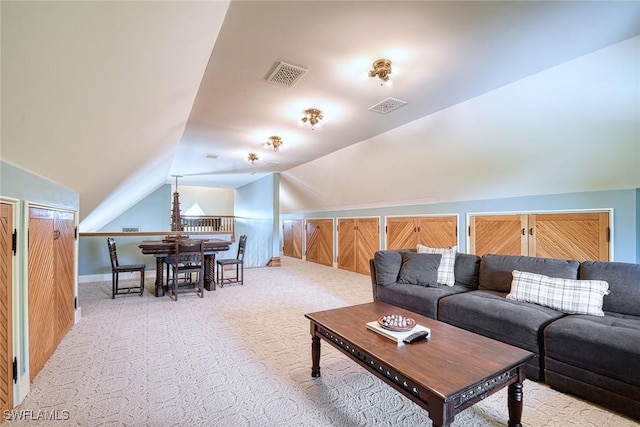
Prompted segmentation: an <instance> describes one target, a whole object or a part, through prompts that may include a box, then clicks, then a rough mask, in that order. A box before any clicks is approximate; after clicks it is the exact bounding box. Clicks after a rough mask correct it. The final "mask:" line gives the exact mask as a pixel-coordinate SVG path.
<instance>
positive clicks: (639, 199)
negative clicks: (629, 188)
mask: <svg viewBox="0 0 640 427" xmlns="http://www.w3.org/2000/svg"><path fill="white" fill-rule="evenodd" d="M636 262H637V263H640V188H638V189H636Z"/></svg>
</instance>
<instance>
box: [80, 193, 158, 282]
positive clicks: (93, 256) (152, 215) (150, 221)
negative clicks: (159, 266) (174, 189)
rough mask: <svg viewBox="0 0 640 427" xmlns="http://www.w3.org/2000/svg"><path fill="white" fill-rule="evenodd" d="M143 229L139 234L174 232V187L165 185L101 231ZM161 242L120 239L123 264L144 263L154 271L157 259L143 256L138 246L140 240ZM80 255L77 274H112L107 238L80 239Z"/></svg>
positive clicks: (131, 237)
mask: <svg viewBox="0 0 640 427" xmlns="http://www.w3.org/2000/svg"><path fill="white" fill-rule="evenodd" d="M128 226H140V231H167V232H168V231H169V230H171V185H169V184H166V185H163V186H161V187H160V188H158V189H157V190H156V191H154V192H153V193H151V194H150V195H148V196H147V197H145V198H144V199H142V200H141V201H140V202H139V203H137V204H136V205H134V206H133V207H131V208H130V209H128V210H127V211H125V212H124V213H122V214H121V215H120V216H119V217H117V218H116V219H114V220H113V221H111V222H110V223H109V224H107V225H105V226H104V227H103V228H102V229H101V230H100V231H101V232H105V231H117V232H120V231H121V230H122V227H128ZM143 239H146V240H153V239H156V240H157V239H158V237H157V236H153V237H151V236H150V237H146V238H145V237H144V236H139V235H135V236H122V235H120V236H118V238H117V239H116V245H117V247H118V261H119V262H120V264H123V265H124V264H145V265H146V266H147V268H148V269H150V270H153V269H155V259H154V258H153V257H150V256H146V255H143V254H142V253H141V252H140V248H138V245H139V244H140V241H141V240H143ZM78 247H79V256H78V274H79V275H80V276H84V275H94V274H111V261H110V260H109V252H108V251H107V238H106V237H104V236H82V235H81V236H80V239H79V242H78Z"/></svg>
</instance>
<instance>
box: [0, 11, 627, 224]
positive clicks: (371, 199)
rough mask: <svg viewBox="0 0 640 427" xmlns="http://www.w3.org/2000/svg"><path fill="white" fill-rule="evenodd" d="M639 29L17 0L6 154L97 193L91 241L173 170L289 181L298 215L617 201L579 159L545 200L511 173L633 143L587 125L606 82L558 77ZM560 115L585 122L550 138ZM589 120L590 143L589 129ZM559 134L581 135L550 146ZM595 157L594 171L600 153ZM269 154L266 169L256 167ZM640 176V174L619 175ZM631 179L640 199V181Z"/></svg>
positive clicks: (230, 183) (203, 182) (529, 19)
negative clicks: (289, 81) (310, 119)
mask: <svg viewBox="0 0 640 427" xmlns="http://www.w3.org/2000/svg"><path fill="white" fill-rule="evenodd" d="M639 34H640V3H639V2H633V1H632V2H611V1H604V2H592V1H585V2H582V1H575V2H553V1H549V2H540V1H518V2H481V1H469V2H431V1H424V2H419V1H418V2H416V1H413V2H401V1H372V2H369V1H354V2H342V1H332V2H327V1H302V2H291V1H282V2H271V1H257V2H251V1H232V2H230V3H228V2H189V1H186V2H2V59H3V62H2V86H3V92H2V104H3V105H2V106H3V113H2V139H3V144H2V147H1V149H2V151H1V155H2V159H3V160H5V161H8V162H10V163H12V164H16V165H17V166H20V167H23V168H25V169H27V170H29V171H32V172H34V173H36V174H39V175H42V176H44V177H47V178H49V179H52V180H54V181H56V182H58V183H60V184H62V185H65V186H67V187H69V188H71V189H73V190H76V191H78V192H80V195H81V212H80V214H81V218H84V221H83V223H82V224H81V229H82V230H83V231H88V230H91V229H97V228H99V227H100V226H101V225H102V224H104V223H106V222H108V221H109V220H110V219H112V218H113V217H114V216H115V215H117V214H118V213H120V212H122V211H123V210H124V209H126V208H128V207H130V206H131V205H132V204H133V203H135V202H136V201H138V200H139V199H140V198H142V197H144V196H145V195H146V194H149V193H150V192H151V191H153V190H154V189H155V188H157V187H158V186H159V185H161V184H162V183H166V182H173V180H172V178H171V177H170V175H172V174H177V175H182V176H183V178H181V184H182V185H200V186H213V187H226V188H235V187H237V186H240V185H243V184H245V183H248V182H251V181H253V180H255V179H258V178H260V177H262V176H264V175H265V174H268V173H273V172H282V173H283V185H284V186H286V187H287V188H288V189H289V190H291V191H289V193H288V194H287V195H286V198H287V202H286V203H285V206H286V209H285V211H296V210H304V209H309V210H313V209H329V208H339V207H341V206H342V207H344V206H349V205H357V206H365V205H375V204H384V203H396V202H399V203H409V202H410V201H411V200H415V201H423V202H424V201H427V202H428V201H443V200H465V199H467V198H469V197H473V198H482V197H500V196H501V195H504V196H507V195H512V194H515V193H521V194H538V193H543V192H546V191H549V190H550V187H551V185H550V184H549V182H551V181H550V180H551V179H552V178H553V180H556V181H557V180H563V179H565V180H567V178H568V177H571V176H575V177H577V178H576V179H568V180H567V182H568V183H571V185H569V184H566V185H559V186H555V187H554V188H555V189H558V188H565V189H578V191H579V190H580V189H583V190H588V189H597V188H596V187H603V186H604V185H603V184H602V182H597V183H594V181H593V180H588V181H586V182H584V181H581V180H580V178H581V177H582V176H583V174H584V170H585V169H584V166H581V165H579V164H575V163H572V162H568V161H565V162H563V163H562V164H560V165H559V164H557V163H554V164H552V165H551V166H554V167H561V168H562V170H563V174H561V175H559V174H552V175H551V176H550V177H549V179H548V180H547V181H540V180H538V179H535V178H531V177H529V178H527V180H528V182H527V185H523V182H522V181H521V180H513V178H512V175H513V174H516V176H518V174H522V173H526V170H527V169H526V167H524V166H522V164H520V165H519V166H515V165H514V166H513V167H511V168H504V167H502V169H501V168H496V167H495V166H496V165H503V164H504V163H500V162H498V159H504V160H505V161H509V162H510V163H512V162H514V161H520V162H524V160H522V159H527V158H528V159H531V158H532V152H531V151H532V150H531V148H530V147H531V144H533V145H535V144H538V143H540V142H541V141H542V142H543V144H542V146H543V147H546V148H544V150H541V151H540V152H538V154H540V153H543V154H544V155H545V156H547V155H548V154H549V151H550V150H551V147H552V146H553V144H556V145H557V144H558V143H562V144H564V148H563V152H564V153H571V152H574V153H579V152H580V149H581V148H583V147H584V146H582V147H581V145H580V144H581V143H584V142H585V141H590V143H591V144H605V145H607V144H609V146H610V140H608V139H601V140H597V141H595V140H594V139H593V138H591V137H589V138H582V137H583V136H585V134H586V132H587V131H586V130H588V131H589V134H588V135H589V136H592V135H593V134H594V133H603V134H611V133H615V132H616V131H619V130H620V128H619V127H616V126H617V124H619V123H620V120H622V119H620V118H619V117H620V116H616V115H615V114H610V113H608V111H609V110H608V108H596V107H593V108H590V111H589V114H588V115H580V116H572V115H571V111H573V109H574V108H576V106H580V105H584V104H585V103H586V104H590V105H596V103H595V102H593V99H589V97H588V96H586V97H580V96H578V97H576V96H575V93H574V92H572V90H578V91H582V90H583V89H584V88H586V87H589V86H593V85H599V84H600V82H599V81H595V82H581V83H580V84H578V85H575V86H571V87H564V86H563V85H561V86H560V87H557V88H552V87H550V86H549V85H548V84H547V83H546V82H553V84H559V82H562V81H563V79H564V81H568V82H571V76H570V75H569V76H559V75H558V74H554V73H553V72H552V69H554V67H557V66H559V65H560V64H564V63H570V62H571V61H574V60H575V61H579V60H580V58H582V57H585V56H586V55H590V54H592V53H595V52H597V51H599V50H601V49H604V48H607V47H609V46H613V45H616V44H617V43H620V42H623V41H625V40H628V39H630V38H632V37H635V36H638V35H639ZM631 49H634V47H631ZM625 52H626V53H625V54H624V55H625V57H624V58H625V59H620V61H621V62H620V64H622V65H623V66H624V67H626V68H624V70H623V71H622V72H623V73H625V74H624V76H623V77H624V79H623V82H624V83H622V84H624V85H629V84H631V85H632V86H634V87H633V88H631V89H629V91H630V93H631V95H629V92H624V87H623V88H622V89H623V93H619V96H621V97H622V98H623V100H622V101H620V102H621V104H620V103H618V101H615V102H616V103H617V104H616V106H617V107H620V108H625V110H624V111H623V115H624V117H625V119H624V120H627V119H626V117H627V115H628V114H629V111H631V114H632V115H633V112H634V111H636V110H633V108H634V107H631V110H629V109H628V108H629V107H628V101H629V99H630V98H629V97H631V100H632V101H633V100H635V97H636V96H637V95H638V93H637V88H638V85H637V84H635V85H634V83H635V81H634V79H637V78H638V77H637V67H633V66H632V65H629V64H628V62H629V61H628V59H629V55H631V58H632V59H633V50H631V53H629V50H626V51H625ZM379 57H388V58H389V59H391V60H392V61H393V66H394V72H393V74H392V80H393V86H391V87H381V86H380V85H379V83H378V82H377V81H375V79H371V78H369V77H367V71H368V69H369V68H370V66H371V63H372V62H373V60H375V59H377V58H379ZM636 59H637V58H636ZM279 61H285V62H288V63H292V64H294V65H298V66H301V67H303V68H305V69H307V70H308V72H307V73H306V74H305V75H304V76H303V77H302V78H301V79H300V81H299V82H297V83H296V84H295V85H294V86H293V87H290V88H282V87H278V86H275V85H272V84H270V83H267V82H266V80H265V78H266V77H267V76H268V75H269V74H270V72H271V71H272V70H273V67H274V66H275V65H276V64H277V63H278V62H279ZM593 64H597V62H588V63H587V64H586V65H585V64H582V66H586V67H592V66H593ZM570 69H572V70H575V71H576V72H582V71H581V70H584V68H581V67H579V66H578V67H577V68H570ZM547 70H549V72H550V74H546V73H547ZM561 72H562V71H561ZM607 72H608V71H607V70H606V69H605V70H600V71H597V72H595V73H594V74H589V76H591V77H594V78H595V77H598V76H602V73H604V74H605V75H606V73H607ZM598 73H600V74H598ZM634 73H635V74H634ZM536 76H541V77H539V78H538V77H536ZM589 76H586V77H584V78H590V77H589ZM528 78H533V79H534V80H533V81H528V82H525V83H522V85H523V86H517V85H518V82H520V81H521V80H523V79H528ZM547 78H548V79H549V80H546V79H547ZM581 78H582V77H581ZM610 83H611V82H609V81H608V82H607V83H606V85H605V86H602V88H603V91H604V93H605V94H606V93H607V92H606V88H607V87H609V84H610ZM610 87H611V88H612V89H613V90H614V92H615V93H616V94H618V92H619V91H620V90H621V86H620V84H619V83H611V85H610ZM625 87H626V86H625ZM501 88H504V89H501ZM556 89H557V90H556ZM505 91H506V92H505ZM494 92H495V93H494ZM520 93H524V94H526V97H523V98H520V97H519V94H520ZM536 93H539V94H544V96H541V97H536V96H534V95H535V94H536ZM588 93H591V92H588ZM588 93H587V94H588ZM597 95H598V96H600V95H602V94H597ZM617 96H618V95H615V96H614V97H613V98H612V99H617V98H616V97H617ZM387 97H394V98H399V99H402V100H405V101H407V105H406V106H404V107H402V108H400V109H398V110H396V111H394V112H392V113H389V114H387V115H380V114H378V113H373V112H370V111H368V110H367V108H368V107H370V106H372V105H374V104H376V103H378V102H380V101H382V100H384V99H385V98H387ZM478 98H482V99H483V101H480V102H478V101H476V99H478ZM605 98H607V97H605ZM603 99H604V98H603ZM607 99H608V98H607ZM597 102H600V99H598V101H597ZM557 104H560V107H561V108H560V107H559V108H558V111H560V110H561V112H562V114H563V116H562V117H563V120H565V121H567V120H569V121H570V123H572V124H573V126H570V127H556V126H549V123H550V121H553V120H554V118H555V117H559V116H554V114H553V112H554V111H555V110H556V108H555V106H556V105H557ZM549 106H551V107H552V108H551V109H549ZM309 107H317V108H321V109H322V110H323V111H324V112H325V116H326V118H327V125H326V126H325V127H324V128H323V129H321V130H320V129H316V130H314V131H311V130H309V129H301V128H298V127H297V126H296V122H297V120H298V119H299V118H300V116H301V111H302V110H303V109H305V108H309ZM472 107H473V108H472ZM617 107H616V108H617ZM485 108H490V109H491V111H486V115H485V114H478V112H482V111H483V109H485ZM514 112H517V114H515V115H514V114H513V113H514ZM541 112H542V113H543V114H540V113H541ZM617 117H618V118H617ZM631 120H632V122H631V123H629V122H628V121H627V122H625V123H624V124H623V125H622V126H624V129H623V130H624V132H626V133H625V135H628V129H629V128H630V127H633V126H634V124H635V123H633V119H631ZM636 120H637V118H636ZM583 121H584V122H587V121H588V122H587V123H588V124H589V126H587V127H586V128H585V129H586V130H585V134H579V133H575V132H574V133H571V132H572V129H573V130H575V129H578V128H580V127H581V123H582V122H583ZM567 126H569V125H567ZM392 129H396V130H392ZM552 129H553V130H554V131H556V134H555V135H556V136H557V135H558V133H565V134H566V135H565V136H566V137H565V138H561V137H560V136H557V138H556V137H554V138H551V139H545V136H546V135H548V134H552V133H553V132H551V130H552ZM525 130H526V132H527V134H528V135H530V136H529V137H526V138H525V137H523V135H524V132H525ZM503 131H504V132H503ZM273 134H276V135H280V136H282V137H283V140H284V146H283V147H282V149H281V150H280V151H279V152H277V153H274V152H273V151H268V150H267V149H265V147H264V146H263V143H264V142H265V141H266V139H267V137H268V136H269V135H273ZM625 138H626V139H624V142H623V143H622V145H621V149H620V150H621V151H618V152H619V153H622V154H619V155H617V156H616V157H615V159H611V160H615V161H618V160H620V159H624V158H626V159H629V158H631V159H634V157H637V156H638V155H637V149H636V150H635V151H633V150H634V147H636V146H637V143H638V140H637V134H636V135H635V138H636V139H635V140H634V139H633V138H634V137H633V136H631V137H629V136H626V137H625ZM629 138H631V139H629ZM507 140H509V141H511V143H510V144H509V143H507V142H506V141H507ZM516 142H517V143H516ZM549 144H552V145H551V146H549ZM634 144H635V145H634ZM478 147H482V148H481V149H480V148H478ZM592 148H593V147H592ZM592 148H591V149H589V150H587V151H588V152H593V153H592V155H591V157H589V159H591V158H593V157H594V156H597V155H598V152H597V150H596V151H594V150H593V149H592ZM505 150H508V152H509V153H510V154H509V155H508V156H505V155H504V153H505ZM624 150H632V151H631V153H628V152H627V155H626V156H625V155H624V153H625V151H624ZM249 152H256V153H257V154H258V155H259V157H260V160H259V161H258V162H256V163H255V164H254V165H251V164H249V163H248V162H246V156H247V154H248V153H249ZM469 153H471V154H469ZM535 154H536V153H534V158H535ZM207 155H210V156H209V157H208V156H207ZM210 157H215V159H211V158H210ZM426 160H428V161H427V164H426V165H425V167H424V169H423V168H422V163H421V161H426ZM429 161H430V162H431V163H430V164H429ZM407 165H409V166H410V167H407ZM479 165H484V166H482V167H481V166H479ZM525 165H526V163H525ZM631 166H638V163H635V164H633V163H632V164H629V163H628V161H627V162H622V163H620V164H616V165H615V166H614V167H613V168H612V170H618V169H621V168H624V169H628V168H629V167H631ZM434 167H435V169H433V171H434V173H435V172H437V173H438V175H440V176H442V175H446V174H449V175H450V176H452V178H451V179H448V180H440V181H439V184H438V185H423V186H418V185H417V184H415V183H416V179H418V181H422V180H423V179H424V178H425V176H424V172H420V173H417V174H416V171H422V170H425V169H429V168H434ZM540 167H541V166H540V165H537V166H536V167H535V168H534V169H535V170H536V171H539V169H540ZM636 169H637V168H636ZM452 171H455V172H457V173H462V174H464V173H467V175H462V177H460V176H458V175H452ZM492 171H493V172H495V173H491V172H492ZM523 171H525V172H523ZM354 172H355V175H358V176H360V177H365V178H364V179H356V178H354V177H353V175H354ZM574 172H575V173H574ZM628 175H633V173H629V174H628ZM483 176H487V177H488V178H487V179H486V180H483V179H480V178H482V177H483ZM476 178H478V179H477V181H476ZM470 180H471V181H475V182H476V183H477V187H478V188H479V189H478V190H477V191H470V188H473V186H471V187H470V186H469V181H470ZM372 182H375V183H376V184H380V183H387V184H385V186H384V188H388V189H387V190H385V191H384V192H380V191H379V187H378V186H377V185H371V183H372ZM505 182H511V183H512V185H511V186H508V185H507V186H505V185H503V183H505ZM554 182H555V181H554ZM388 183H393V185H389V184H388ZM538 183H540V185H539V186H538ZM613 183H615V185H623V186H633V185H638V181H637V179H636V177H635V176H631V179H629V177H628V176H627V177H626V178H624V179H623V178H620V179H613V180H609V181H608V184H607V185H613ZM487 185H489V186H490V188H491V189H492V190H491V191H483V190H480V188H486V186H487ZM398 189H401V190H402V191H397V190H398ZM552 189H553V188H552ZM309 195H313V196H311V197H309ZM83 225H84V227H83Z"/></svg>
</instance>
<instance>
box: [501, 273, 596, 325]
mask: <svg viewBox="0 0 640 427" xmlns="http://www.w3.org/2000/svg"><path fill="white" fill-rule="evenodd" d="M512 274H513V281H512V282H511V292H510V293H509V294H507V298H508V299H513V300H517V301H526V302H531V303H534V304H539V305H544V306H546V307H550V308H553V309H555V310H559V311H562V312H563V313H567V314H591V315H593V316H604V311H602V303H603V299H604V296H605V295H608V294H609V284H608V283H607V282H605V281H604V280H574V279H561V278H558V277H549V276H545V275H543V274H536V273H528V272H523V271H518V270H514V271H513V273H512Z"/></svg>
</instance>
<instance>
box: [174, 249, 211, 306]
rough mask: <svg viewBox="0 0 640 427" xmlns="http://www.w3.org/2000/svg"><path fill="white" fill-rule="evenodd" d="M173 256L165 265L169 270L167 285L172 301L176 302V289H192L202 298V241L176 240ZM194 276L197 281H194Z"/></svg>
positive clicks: (203, 263)
mask: <svg viewBox="0 0 640 427" xmlns="http://www.w3.org/2000/svg"><path fill="white" fill-rule="evenodd" d="M174 248H175V249H174V254H173V256H171V257H169V259H168V261H167V264H168V268H170V269H171V277H170V279H169V282H170V283H169V285H170V286H171V292H172V294H173V299H174V301H177V300H178V288H187V287H190V288H193V287H195V289H196V293H197V294H198V296H199V297H200V298H203V297H204V276H205V261H204V242H203V241H202V240H177V241H176V242H175V246H174ZM194 275H196V277H197V279H196V280H194V277H193V276H194Z"/></svg>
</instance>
